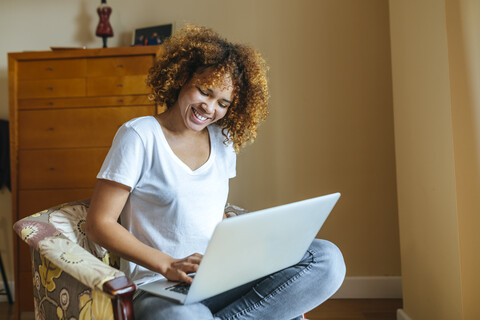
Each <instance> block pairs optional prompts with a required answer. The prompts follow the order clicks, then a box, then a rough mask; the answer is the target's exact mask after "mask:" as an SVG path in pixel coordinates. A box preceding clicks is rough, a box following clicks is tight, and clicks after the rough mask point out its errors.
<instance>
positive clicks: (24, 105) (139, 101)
mask: <svg viewBox="0 0 480 320" xmlns="http://www.w3.org/2000/svg"><path fill="white" fill-rule="evenodd" d="M154 104H155V103H154V102H153V101H152V100H150V99H149V98H148V95H138V96H137V95H135V96H113V97H78V98H50V99H20V100H18V109H19V110H28V109H47V108H48V109H54V108H82V107H109V106H135V105H136V106H139V105H154Z"/></svg>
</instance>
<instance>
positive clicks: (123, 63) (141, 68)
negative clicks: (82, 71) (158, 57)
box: [87, 55, 154, 77]
mask: <svg viewBox="0 0 480 320" xmlns="http://www.w3.org/2000/svg"><path fill="white" fill-rule="evenodd" d="M153 62H154V56H153V55H146V56H131V57H108V58H92V59H88V60H87V75H88V77H105V76H107V77H108V76H128V75H145V74H147V73H148V69H149V68H150V67H151V66H152V65H153Z"/></svg>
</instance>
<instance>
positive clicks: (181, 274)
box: [85, 179, 202, 283]
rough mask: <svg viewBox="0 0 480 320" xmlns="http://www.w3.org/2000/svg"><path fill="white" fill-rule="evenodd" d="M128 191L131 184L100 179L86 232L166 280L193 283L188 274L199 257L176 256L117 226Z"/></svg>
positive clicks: (193, 269)
mask: <svg viewBox="0 0 480 320" xmlns="http://www.w3.org/2000/svg"><path fill="white" fill-rule="evenodd" d="M129 194H130V187H128V186H125V185H123V184H120V183H117V182H113V181H110V180H102V179H99V180H98V181H97V184H96V186H95V189H94V191H93V196H92V199H91V202H90V208H89V209H88V214H87V221H86V227H85V232H86V233H87V235H88V237H89V238H90V239H92V240H93V241H94V242H96V243H98V244H99V245H101V246H102V247H104V248H106V249H108V250H110V251H112V252H115V253H116V254H118V255H120V256H121V257H122V258H124V259H127V260H129V261H132V262H134V263H136V264H139V265H142V266H144V267H145V268H148V269H150V270H152V271H154V272H158V273H160V274H162V275H163V276H165V277H166V278H167V279H169V280H176V281H184V282H187V283H191V282H192V278H190V277H189V276H187V273H191V272H196V271H197V269H198V265H199V264H200V261H201V258H202V256H201V255H200V254H197V253H196V254H193V255H191V256H188V257H186V258H184V259H175V258H173V257H171V256H169V255H167V254H165V253H163V252H161V251H159V250H157V249H155V248H152V247H150V246H148V245H146V244H144V243H143V242H141V241H139V240H138V239H137V238H136V237H135V236H133V235H132V234H131V233H130V232H129V231H128V230H127V229H125V228H124V227H123V226H122V225H120V224H119V223H118V222H117V221H118V217H119V216H120V213H121V212H122V209H123V207H124V206H125V203H126V202H127V199H128V196H129Z"/></svg>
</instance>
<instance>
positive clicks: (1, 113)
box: [0, 68, 9, 120]
mask: <svg viewBox="0 0 480 320" xmlns="http://www.w3.org/2000/svg"><path fill="white" fill-rule="evenodd" d="M7 76H8V70H7V69H3V68H0V119H5V120H8V118H9V116H8V78H7Z"/></svg>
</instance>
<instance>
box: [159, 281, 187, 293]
mask: <svg viewBox="0 0 480 320" xmlns="http://www.w3.org/2000/svg"><path fill="white" fill-rule="evenodd" d="M189 289H190V285H189V284H188V283H185V282H181V283H178V284H176V285H173V286H170V287H167V288H165V290H168V291H173V292H178V293H181V294H185V295H186V294H187V293H188V290H189Z"/></svg>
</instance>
